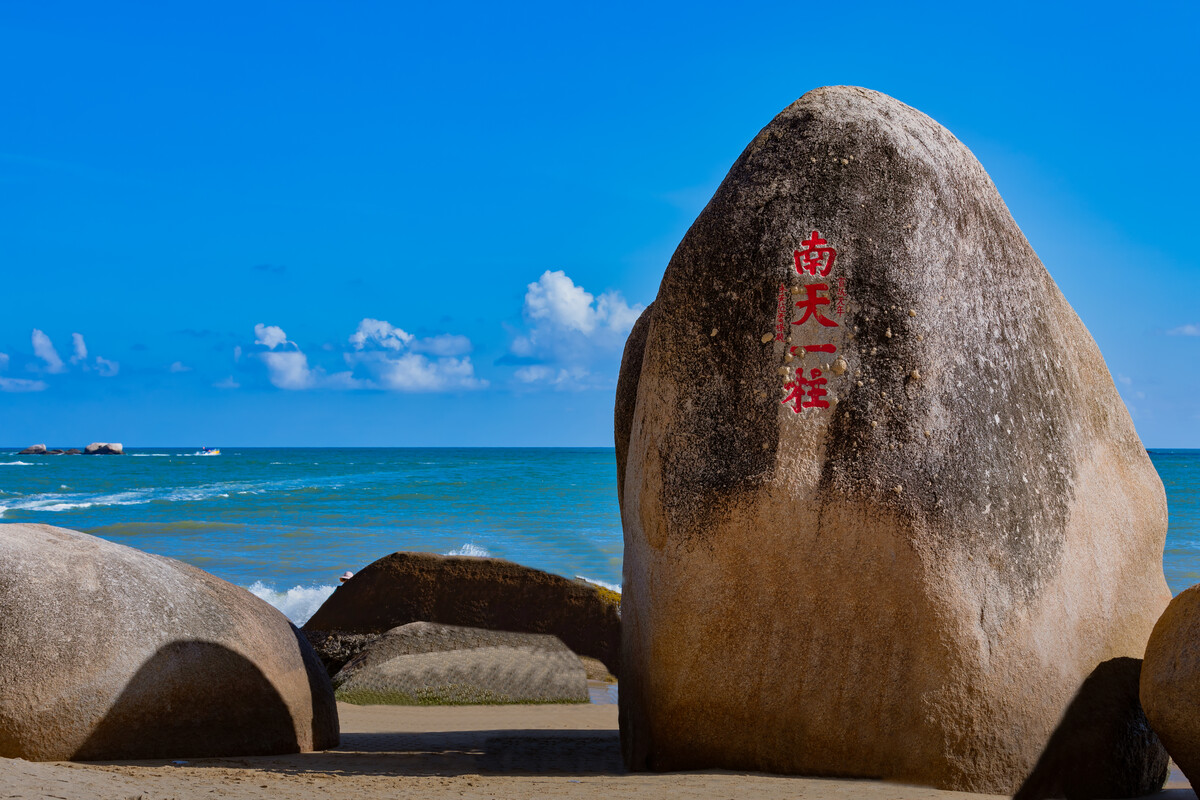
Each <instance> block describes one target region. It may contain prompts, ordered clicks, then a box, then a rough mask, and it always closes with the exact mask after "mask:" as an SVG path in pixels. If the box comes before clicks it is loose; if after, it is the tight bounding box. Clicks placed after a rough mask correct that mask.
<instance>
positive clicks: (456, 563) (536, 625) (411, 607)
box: [304, 553, 621, 672]
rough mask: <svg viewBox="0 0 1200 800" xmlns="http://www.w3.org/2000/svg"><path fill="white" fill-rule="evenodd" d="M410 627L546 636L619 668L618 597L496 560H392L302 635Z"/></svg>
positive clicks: (362, 576)
mask: <svg viewBox="0 0 1200 800" xmlns="http://www.w3.org/2000/svg"><path fill="white" fill-rule="evenodd" d="M410 622H440V623H443V624H446V625H463V626H466V627H470V628H486V629H488V630H495V631H516V632H523V633H547V634H550V635H552V636H557V637H558V638H559V639H561V640H562V641H563V643H564V644H566V645H567V647H569V648H571V650H572V651H574V652H575V653H578V654H579V655H584V656H591V657H593V658H598V659H600V660H601V661H603V662H604V663H605V664H606V665H607V666H608V668H609V669H611V670H613V671H614V672H615V671H616V669H617V666H618V661H619V658H618V653H619V651H620V644H621V614H620V598H619V597H618V596H617V595H615V594H614V593H613V592H609V591H607V590H605V589H602V588H600V587H598V586H593V585H592V584H588V583H584V582H583V581H572V580H567V579H566V578H563V577H560V576H558V575H551V574H549V573H547V572H542V571H541V570H536V569H530V568H529V567H522V566H521V565H519V564H514V563H512V562H511V561H502V560H500V559H498V558H471V557H466V556H438V555H433V554H431V553H393V554H392V555H390V556H385V557H384V558H381V559H379V560H378V561H376V562H374V563H372V564H370V565H368V566H367V567H364V568H363V569H362V570H360V571H359V572H358V573H357V574H355V576H354V577H353V578H351V579H350V580H348V581H346V583H344V584H342V585H341V586H339V587H338V588H337V591H335V592H334V593H333V594H332V595H331V596H330V597H329V599H328V600H326V601H325V602H324V604H322V606H321V607H320V608H319V609H317V613H315V614H313V616H312V618H311V619H309V621H308V622H307V623H305V625H304V629H305V630H306V631H308V630H312V631H326V632H337V633H383V632H384V631H387V630H390V629H392V628H395V627H398V626H400V625H406V624H408V623H410Z"/></svg>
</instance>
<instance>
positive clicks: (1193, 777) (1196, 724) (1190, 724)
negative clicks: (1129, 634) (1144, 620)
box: [1140, 584, 1200, 786]
mask: <svg viewBox="0 0 1200 800" xmlns="http://www.w3.org/2000/svg"><path fill="white" fill-rule="evenodd" d="M1140 692H1141V700H1142V707H1143V708H1145V709H1146V717H1147V718H1149V720H1150V726H1151V727H1152V728H1154V731H1155V733H1157V734H1158V738H1160V739H1161V740H1162V743H1163V745H1164V746H1165V747H1166V748H1167V752H1168V753H1170V754H1171V758H1173V759H1175V763H1176V764H1178V765H1179V769H1180V770H1182V771H1183V774H1184V775H1186V776H1187V779H1188V781H1190V782H1191V784H1192V786H1200V584H1198V585H1196V586H1193V587H1192V588H1190V589H1188V590H1187V591H1185V592H1183V593H1181V594H1180V595H1179V596H1178V597H1176V598H1175V599H1174V600H1172V601H1171V604H1170V605H1168V606H1167V610H1166V611H1164V612H1163V615H1162V617H1161V618H1159V620H1158V622H1157V624H1155V626H1154V632H1153V633H1151V634H1150V641H1149V642H1147V644H1146V656H1145V660H1144V662H1143V663H1142V676H1141V690H1140Z"/></svg>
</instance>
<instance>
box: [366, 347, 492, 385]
mask: <svg viewBox="0 0 1200 800" xmlns="http://www.w3.org/2000/svg"><path fill="white" fill-rule="evenodd" d="M346 361H347V363H350V364H352V365H354V366H361V367H362V368H363V369H365V370H366V372H367V374H369V375H370V376H371V378H372V379H373V381H374V382H375V384H376V385H378V386H379V387H381V388H383V389H389V390H391V391H393V392H445V391H452V390H455V389H468V390H470V389H482V388H483V387H485V386H487V381H484V380H480V379H479V378H476V377H475V367H474V365H472V364H471V359H469V358H438V359H430V358H427V357H425V356H424V355H421V354H420V353H405V354H403V355H401V356H390V355H388V354H386V353H380V352H373V353H349V354H347V356H346Z"/></svg>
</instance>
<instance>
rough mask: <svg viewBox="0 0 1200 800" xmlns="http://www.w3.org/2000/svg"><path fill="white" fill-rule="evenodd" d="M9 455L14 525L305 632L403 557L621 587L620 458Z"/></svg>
mask: <svg viewBox="0 0 1200 800" xmlns="http://www.w3.org/2000/svg"><path fill="white" fill-rule="evenodd" d="M127 453H128V454H127V455H126V456H15V455H7V456H0V522H42V523H47V524H51V525H60V526H62V527H66V528H73V529H75V530H80V531H86V532H87V533H92V534H95V535H97V536H102V537H104V538H105V539H109V540H112V541H114V542H119V543H121V544H126V545H129V546H131V547H136V548H138V549H141V550H146V551H149V552H152V553H159V554H161V555H165V556H170V557H172V558H177V559H180V560H181V561H186V562H188V563H189V564H194V565H195V566H197V567H200V568H201V569H204V570H207V571H209V572H211V573H213V574H215V575H217V576H219V577H221V578H224V579H226V580H228V581H231V582H232V583H235V584H238V585H240V586H244V587H247V588H248V589H250V591H252V592H254V593H255V594H256V595H258V596H259V597H262V598H263V599H265V600H267V601H268V602H270V603H271V604H272V605H274V606H276V607H277V608H279V609H280V610H281V611H283V612H284V613H285V614H286V615H287V616H288V617H289V618H291V619H292V620H293V621H294V622H297V623H303V622H304V621H305V620H307V619H308V617H309V616H311V614H312V613H313V612H314V611H316V609H317V607H318V606H320V604H321V603H322V602H323V601H324V600H325V598H326V597H328V596H329V594H330V593H331V592H332V591H333V588H334V586H335V585H336V584H337V578H338V576H339V575H341V574H342V573H343V572H344V571H347V570H349V571H351V572H356V571H358V570H359V569H361V568H362V567H364V566H366V565H367V564H369V563H371V562H372V561H374V560H375V559H377V558H380V557H382V556H385V555H387V554H389V553H392V552H395V551H397V550H420V551H426V552H433V553H457V554H465V555H480V556H483V555H490V556H496V557H499V558H506V559H509V560H511V561H515V562H517V563H519V564H525V565H527V566H531V567H537V568H538V569H543V570H546V571H548V572H553V573H557V574H559V575H565V576H567V577H576V576H578V577H583V578H586V579H587V580H591V581H593V582H596V583H600V584H602V585H606V586H610V587H612V588H619V585H620V581H621V554H622V540H621V520H620V515H619V513H618V510H617V491H616V459H615V455H614V452H613V450H612V448H513V449H506V448H464V449H455V448H435V449H407V448H386V449H385V448H379V449H374V448H372V449H307V448H240V449H222V453H221V455H219V456H205V455H203V454H201V453H200V452H198V451H197V450H196V449H195V448H180V447H158V448H139V449H130V450H129V451H127ZM1150 457H1151V460H1152V461H1153V462H1154V466H1155V468H1156V469H1157V470H1158V472H1159V475H1160V476H1161V477H1162V480H1163V484H1164V486H1165V487H1166V490H1167V505H1168V509H1169V513H1170V529H1169V531H1168V534H1167V544H1166V551H1165V553H1164V557H1163V562H1164V564H1163V566H1164V570H1165V572H1166V576H1167V583H1168V584H1169V585H1170V587H1171V591H1172V592H1174V593H1176V594H1177V593H1179V592H1181V591H1183V590H1184V589H1186V588H1187V587H1189V586H1191V585H1192V584H1193V583H1197V582H1200V450H1154V451H1151V453H1150Z"/></svg>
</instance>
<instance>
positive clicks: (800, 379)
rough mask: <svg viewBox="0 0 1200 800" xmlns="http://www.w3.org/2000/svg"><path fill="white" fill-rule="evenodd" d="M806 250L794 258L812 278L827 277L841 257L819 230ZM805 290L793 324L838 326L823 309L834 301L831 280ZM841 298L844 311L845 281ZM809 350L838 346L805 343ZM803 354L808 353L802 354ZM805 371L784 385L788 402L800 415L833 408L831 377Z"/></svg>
mask: <svg viewBox="0 0 1200 800" xmlns="http://www.w3.org/2000/svg"><path fill="white" fill-rule="evenodd" d="M801 244H802V245H803V248H804V249H802V250H794V251H793V258H794V259H795V261H796V274H797V275H801V276H805V275H808V276H811V277H814V278H816V277H822V278H824V277H827V276H828V275H829V273H830V271H831V270H832V269H833V263H834V260H835V259H836V258H837V250H835V249H834V248H832V247H829V246H828V245H829V242H828V241H827V240H826V239H823V238H822V237H821V234H820V233H819V232H818V231H813V232H812V234H811V235H810V236H809V237H808V239H806V240H804V241H803V242H802V243H801ZM802 286H803V292H802V297H801V299H800V302H798V303H796V304H795V305H796V308H798V309H800V311H801V314H800V318H799V319H798V320H796V321H794V322H793V323H792V324H793V325H805V324H807V323H809V322H815V323H816V324H817V325H819V326H821V328H836V327H838V323H837V322H836V321H834V320H832V319H830V318H829V317H827V316H825V314H824V313H822V312H823V310H824V309H825V307H826V306H829V305H830V304H831V301H830V298H829V297H828V296H826V294H823V293H828V292H829V284H828V283H807V284H803V285H802ZM838 286H839V297H838V305H837V312H838V313H839V314H840V313H842V311H843V308H844V303H843V298H844V291H845V290H844V289H843V288H842V286H844V283H839V285H838ZM799 349H801V346H800V345H796V346H793V347H792V348H790V349H789V351H788V352H789V353H790V354H791V355H795V354H796V351H797V350H799ZM803 349H804V351H805V353H836V352H837V345H834V344H806V345H803ZM800 355H801V356H803V355H804V353H801V354H800ZM804 372H805V370H804V369H803V368H799V369H797V370H796V374H795V377H794V378H793V379H792V380H790V381H789V382H787V383H785V384H784V385H783V388H785V389H788V390H790V393H789V394H788V396H787V397H785V398H784V399H783V404H784V405H789V404H790V405H791V407H792V410H793V411H795V412H796V413H797V414H799V413H800V412H801V411H802V410H803V409H805V408H829V401H828V400H826V399H825V397H826V395H827V394H829V392H828V391H827V390H826V389H825V388H824V387H825V385H826V384H827V383H828V380H827V379H826V378H824V377H823V376H822V374H821V370H819V369H815V368H814V369H812V370H811V371H810V373H809V377H808V378H805V377H804Z"/></svg>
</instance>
